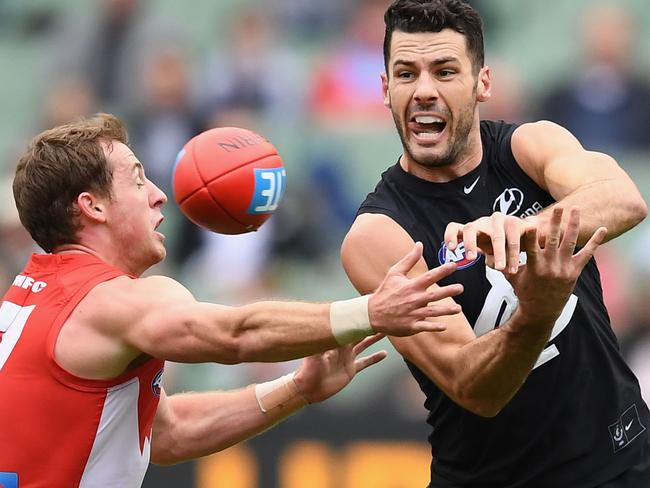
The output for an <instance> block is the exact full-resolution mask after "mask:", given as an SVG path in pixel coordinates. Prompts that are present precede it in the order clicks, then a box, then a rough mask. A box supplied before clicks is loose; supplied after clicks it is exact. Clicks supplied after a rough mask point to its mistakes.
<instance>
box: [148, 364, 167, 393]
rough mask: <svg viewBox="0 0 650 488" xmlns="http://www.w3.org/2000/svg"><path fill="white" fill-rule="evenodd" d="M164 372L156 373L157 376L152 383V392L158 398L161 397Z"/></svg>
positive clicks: (162, 370)
mask: <svg viewBox="0 0 650 488" xmlns="http://www.w3.org/2000/svg"><path fill="white" fill-rule="evenodd" d="M164 371H165V370H164V369H161V370H160V371H158V372H157V373H156V376H154V378H153V380H152V381H151V391H153V394H154V395H156V396H160V390H161V389H162V376H163V372H164Z"/></svg>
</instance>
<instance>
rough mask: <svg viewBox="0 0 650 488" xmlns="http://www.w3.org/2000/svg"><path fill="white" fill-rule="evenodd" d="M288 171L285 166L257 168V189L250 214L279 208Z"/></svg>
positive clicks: (249, 209) (249, 210)
mask: <svg viewBox="0 0 650 488" xmlns="http://www.w3.org/2000/svg"><path fill="white" fill-rule="evenodd" d="M286 176H287V172H286V171H285V169H284V168H264V169H259V168H256V169H255V190H254V192H253V199H252V201H251V205H250V207H248V213H249V214H265V213H271V212H273V211H274V210H275V209H276V208H278V203H280V199H281V198H282V195H283V194H284V182H285V179H286Z"/></svg>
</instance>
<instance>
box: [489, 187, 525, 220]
mask: <svg viewBox="0 0 650 488" xmlns="http://www.w3.org/2000/svg"><path fill="white" fill-rule="evenodd" d="M523 203H524V193H523V192H522V191H521V190H520V189H519V188H506V189H505V190H503V193H501V195H499V196H498V197H497V199H496V200H495V201H494V205H493V206H492V210H494V211H495V212H501V213H502V214H506V215H514V214H516V213H517V212H519V209H520V208H521V206H522V205H523Z"/></svg>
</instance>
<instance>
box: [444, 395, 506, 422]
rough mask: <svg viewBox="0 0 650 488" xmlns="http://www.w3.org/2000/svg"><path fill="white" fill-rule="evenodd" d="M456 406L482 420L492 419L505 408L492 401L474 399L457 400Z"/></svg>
mask: <svg viewBox="0 0 650 488" xmlns="http://www.w3.org/2000/svg"><path fill="white" fill-rule="evenodd" d="M456 403H458V405H460V406H461V407H463V408H464V409H465V410H467V411H469V412H471V413H473V414H474V415H478V416H479V417H484V418H488V419H489V418H493V417H496V416H497V415H499V412H501V410H503V407H505V403H500V402H495V401H493V400H487V401H486V400H476V399H467V398H463V399H458V400H457V401H456Z"/></svg>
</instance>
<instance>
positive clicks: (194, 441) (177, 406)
mask: <svg viewBox="0 0 650 488" xmlns="http://www.w3.org/2000/svg"><path fill="white" fill-rule="evenodd" d="M381 338H382V336H381V335H375V336H370V337H367V338H365V339H363V340H362V341H361V342H359V343H354V344H349V345H347V346H343V347H340V348H338V349H333V350H330V351H327V352H325V353H322V354H319V355H315V356H310V357H308V358H306V359H304V360H303V362H302V364H301V365H300V367H299V368H298V370H297V371H296V372H295V373H292V374H290V375H287V376H284V377H282V378H278V379H277V380H274V381H270V382H267V383H262V384H259V385H252V386H249V387H247V388H243V389H240V390H231V391H214V392H207V393H187V394H178V395H172V396H166V395H165V393H164V392H163V393H162V394H161V397H160V404H159V407H158V411H157V413H156V417H155V420H154V425H153V438H152V447H151V461H152V462H153V463H156V464H173V463H177V462H181V461H185V460H188V459H192V458H196V457H200V456H206V455H208V454H212V453H214V452H218V451H221V450H223V449H226V448H228V447H230V446H232V445H234V444H237V443H238V442H241V441H243V440H245V439H248V438H250V437H253V436H255V435H257V434H259V433H260V432H262V431H264V430H266V429H268V428H270V427H272V426H273V425H275V424H276V423H278V422H280V421H281V420H282V419H284V418H286V417H288V416H289V415H291V414H293V413H295V412H297V411H298V410H300V409H301V408H303V407H304V406H305V405H307V404H309V403H317V402H321V401H323V400H326V399H327V398H329V397H331V396H332V395H334V394H336V393H337V392H339V391H340V390H341V389H343V388H344V387H345V386H346V385H347V384H348V383H350V381H352V379H353V378H354V376H355V375H356V374H357V373H358V372H359V371H362V370H364V369H365V368H367V367H368V366H371V365H373V364H375V363H377V362H379V361H381V360H382V359H384V357H386V352H385V351H379V352H375V353H373V354H370V355H368V356H363V357H358V356H359V354H361V353H362V352H363V351H364V350H365V349H366V348H367V347H368V346H370V345H371V344H374V343H375V342H377V341H378V340H379V339H381Z"/></svg>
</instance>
